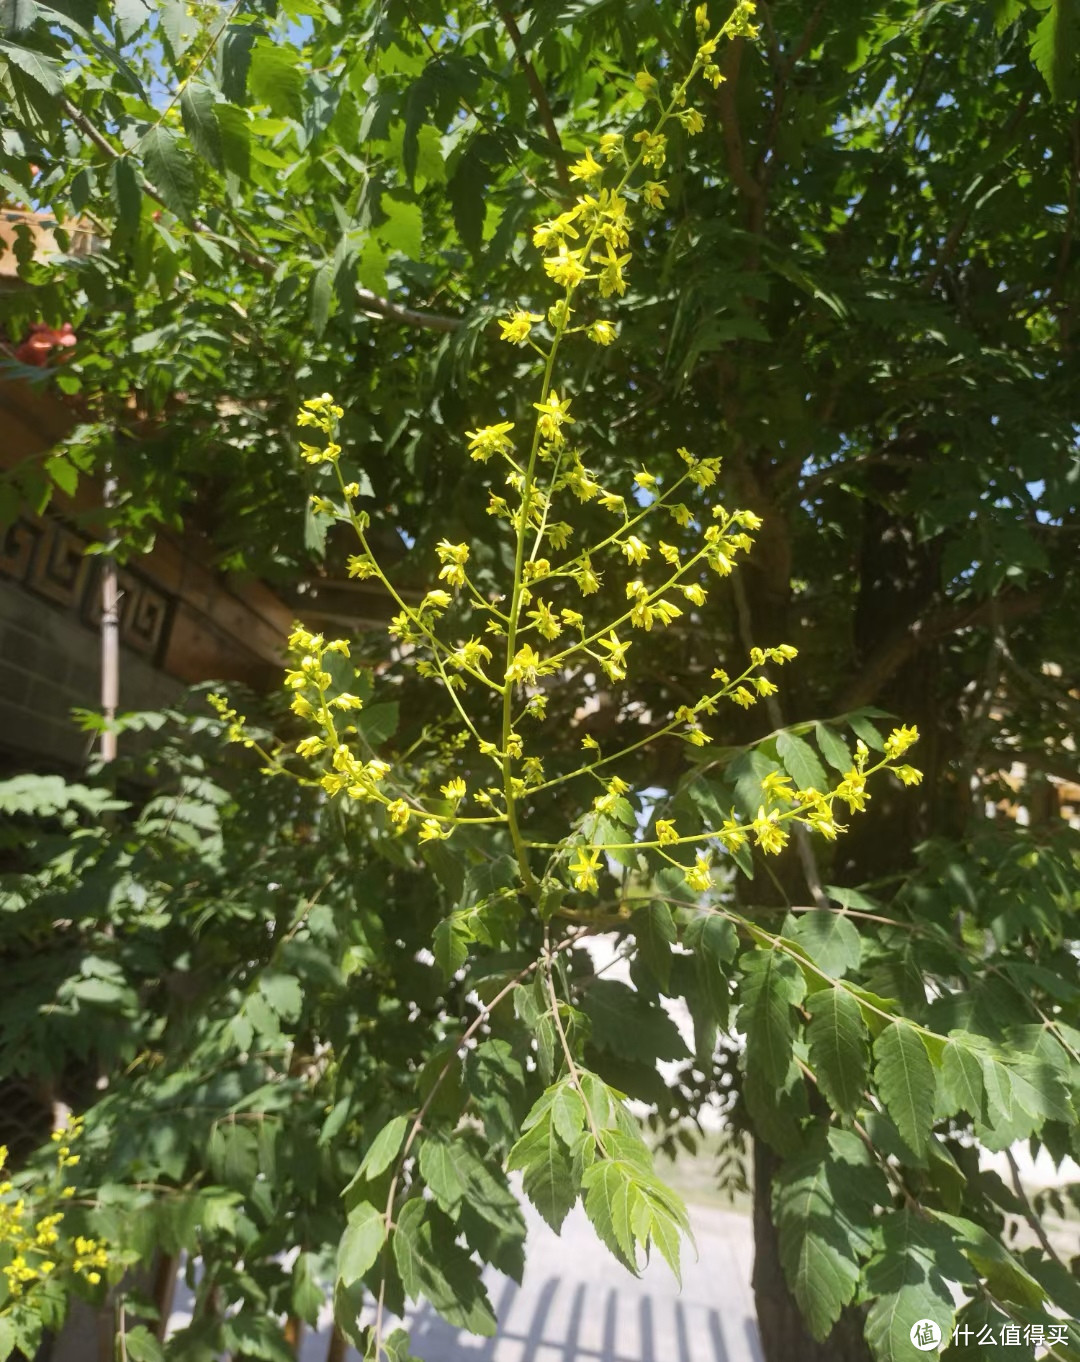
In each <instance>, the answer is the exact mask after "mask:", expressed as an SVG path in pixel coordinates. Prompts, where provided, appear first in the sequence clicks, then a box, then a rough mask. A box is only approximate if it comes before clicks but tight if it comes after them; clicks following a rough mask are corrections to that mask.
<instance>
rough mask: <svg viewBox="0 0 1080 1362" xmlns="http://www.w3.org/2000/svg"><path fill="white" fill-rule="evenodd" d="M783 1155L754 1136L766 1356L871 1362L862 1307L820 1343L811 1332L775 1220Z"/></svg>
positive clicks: (758, 1285)
mask: <svg viewBox="0 0 1080 1362" xmlns="http://www.w3.org/2000/svg"><path fill="white" fill-rule="evenodd" d="M779 1167H780V1160H779V1158H777V1156H776V1155H775V1154H774V1153H773V1152H772V1150H771V1149H770V1148H769V1147H768V1145H767V1144H765V1143H764V1141H762V1140H755V1141H754V1276H753V1281H752V1285H753V1288H754V1301H755V1304H756V1307H757V1318H758V1334H759V1335H760V1337H761V1351H762V1353H763V1355H764V1357H765V1362H870V1350H869V1348H868V1347H867V1346H866V1340H865V1339H864V1338H863V1314H862V1311H861V1310H845V1311H844V1313H843V1314H842V1315H841V1316H840V1320H839V1322H838V1323H837V1325H836V1328H835V1329H834V1330H833V1331H832V1333H831V1334H830V1335H829V1336H828V1338H826V1339H825V1341H824V1342H822V1343H818V1342H817V1340H816V1339H814V1338H811V1336H810V1334H809V1333H808V1332H807V1328H806V1324H805V1322H804V1321H803V1317H802V1311H801V1310H800V1309H799V1306H798V1303H797V1302H796V1300H795V1297H794V1296H793V1295H792V1294H791V1292H790V1291H789V1290H788V1284H787V1280H786V1278H785V1277H784V1269H783V1268H782V1267H781V1265H780V1247H779V1241H778V1238H777V1233H776V1226H775V1225H774V1224H773V1221H772V1207H771V1199H772V1182H773V1177H774V1176H775V1174H776V1171H777V1169H778V1168H779Z"/></svg>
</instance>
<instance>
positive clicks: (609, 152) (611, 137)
mask: <svg viewBox="0 0 1080 1362" xmlns="http://www.w3.org/2000/svg"><path fill="white" fill-rule="evenodd" d="M622 144H623V139H622V133H619V132H605V133H604V134H603V136H602V137H601V138H600V155H601V156H602V157H603V158H604V160H605V161H612V160H614V159H615V157H616V156H618V154H619V152H620V151H622Z"/></svg>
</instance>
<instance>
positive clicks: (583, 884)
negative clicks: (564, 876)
mask: <svg viewBox="0 0 1080 1362" xmlns="http://www.w3.org/2000/svg"><path fill="white" fill-rule="evenodd" d="M599 868H600V853H599V852H598V851H596V850H594V848H592V847H578V848H577V852H576V857H575V859H574V860H572V861H571V862H570V865H569V866H568V869H569V871H570V875H571V877H572V878H573V881H574V888H575V889H580V890H582V891H587V890H594V889H596V888H597V879H596V872H597V870H599Z"/></svg>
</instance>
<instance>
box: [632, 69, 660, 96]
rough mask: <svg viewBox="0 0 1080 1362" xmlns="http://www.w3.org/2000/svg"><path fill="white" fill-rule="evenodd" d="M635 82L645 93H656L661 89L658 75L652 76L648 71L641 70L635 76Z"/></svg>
mask: <svg viewBox="0 0 1080 1362" xmlns="http://www.w3.org/2000/svg"><path fill="white" fill-rule="evenodd" d="M634 84H635V85H636V86H637V88H638V89H639V90H640V91H641V93H642V94H643V95H646V96H648V95H654V94H656V92H657V90H659V88H660V87H659V85H658V84H657V81H656V77H655V76H650V75H649V73H648V71H639V72H638V73H637V75H636V76H635V77H634Z"/></svg>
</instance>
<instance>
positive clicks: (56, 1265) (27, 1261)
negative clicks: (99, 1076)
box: [0, 1117, 109, 1318]
mask: <svg viewBox="0 0 1080 1362" xmlns="http://www.w3.org/2000/svg"><path fill="white" fill-rule="evenodd" d="M82 1129H83V1121H82V1118H81V1117H72V1118H71V1119H70V1120H69V1121H68V1123H67V1125H66V1126H65V1128H64V1129H63V1130H57V1131H54V1132H53V1136H52V1140H53V1145H54V1148H55V1171H54V1173H53V1176H52V1179H51V1184H50V1185H49V1186H48V1187H38V1188H35V1190H34V1195H33V1198H32V1199H31V1198H29V1197H27V1196H26V1195H22V1194H20V1193H18V1192H17V1191H16V1189H15V1185H14V1183H13V1182H12V1181H11V1180H10V1178H5V1177H4V1168H5V1166H6V1164H7V1157H8V1151H7V1149H6V1147H4V1146H3V1145H0V1253H2V1255H3V1257H4V1258H5V1259H6V1262H5V1264H4V1266H3V1268H2V1269H0V1284H2V1286H3V1287H4V1288H5V1295H6V1298H5V1295H0V1318H2V1317H3V1316H4V1315H5V1314H7V1313H8V1312H9V1311H10V1310H12V1309H13V1308H14V1307H15V1306H16V1305H29V1306H31V1307H32V1305H33V1297H34V1293H35V1292H36V1291H37V1290H38V1289H40V1288H41V1287H43V1286H44V1284H45V1283H46V1282H47V1281H49V1280H50V1279H51V1278H53V1277H55V1276H56V1275H57V1273H59V1272H61V1271H65V1270H66V1271H70V1272H74V1273H76V1274H78V1275H79V1276H80V1277H82V1279H83V1280H84V1281H86V1282H88V1283H89V1284H90V1285H91V1286H96V1285H97V1284H98V1283H99V1282H100V1281H101V1274H102V1272H103V1271H104V1270H105V1269H106V1268H107V1267H108V1266H109V1254H108V1249H107V1247H106V1245H105V1244H104V1243H103V1242H102V1241H101V1240H98V1239H89V1238H85V1237H83V1236H82V1235H78V1236H76V1238H75V1239H74V1240H72V1241H65V1240H64V1239H63V1238H62V1235H61V1226H62V1224H63V1221H64V1214H65V1213H64V1211H63V1210H56V1209H54V1207H55V1206H56V1205H57V1204H58V1203H63V1202H66V1201H70V1199H71V1198H72V1196H73V1195H74V1193H75V1189H74V1187H72V1186H70V1185H69V1184H67V1183H66V1181H65V1175H66V1173H67V1170H68V1169H70V1168H74V1167H75V1166H76V1165H77V1164H78V1162H79V1155H78V1154H76V1153H74V1152H73V1145H74V1143H75V1141H77V1140H78V1138H79V1136H80V1135H81V1134H82Z"/></svg>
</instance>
